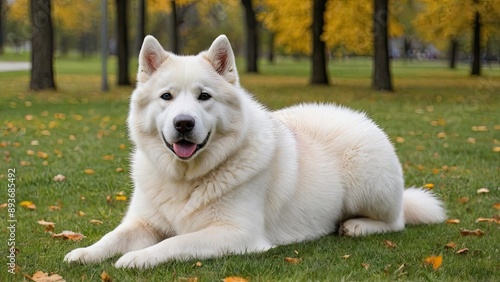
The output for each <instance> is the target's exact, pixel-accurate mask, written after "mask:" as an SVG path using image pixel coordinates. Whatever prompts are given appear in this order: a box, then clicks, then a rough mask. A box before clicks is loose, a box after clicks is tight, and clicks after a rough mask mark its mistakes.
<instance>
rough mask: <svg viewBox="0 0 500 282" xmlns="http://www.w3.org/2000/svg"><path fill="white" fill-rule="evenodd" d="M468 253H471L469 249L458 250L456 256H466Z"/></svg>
mask: <svg viewBox="0 0 500 282" xmlns="http://www.w3.org/2000/svg"><path fill="white" fill-rule="evenodd" d="M468 251H469V249H467V248H462V249H460V250H458V251H457V253H456V254H457V255H461V254H465V253H467V252H468Z"/></svg>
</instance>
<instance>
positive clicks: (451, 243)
mask: <svg viewBox="0 0 500 282" xmlns="http://www.w3.org/2000/svg"><path fill="white" fill-rule="evenodd" d="M444 247H445V248H446V249H455V248H456V247H457V244H455V243H454V242H449V243H448V244H446V245H444Z"/></svg>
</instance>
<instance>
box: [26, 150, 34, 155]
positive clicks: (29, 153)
mask: <svg viewBox="0 0 500 282" xmlns="http://www.w3.org/2000/svg"><path fill="white" fill-rule="evenodd" d="M26 155H28V156H34V155H35V151H33V150H27V151H26Z"/></svg>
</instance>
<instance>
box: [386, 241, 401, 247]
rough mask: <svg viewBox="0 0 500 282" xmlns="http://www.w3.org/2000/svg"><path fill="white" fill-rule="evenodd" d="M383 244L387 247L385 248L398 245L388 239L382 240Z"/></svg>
mask: <svg viewBox="0 0 500 282" xmlns="http://www.w3.org/2000/svg"><path fill="white" fill-rule="evenodd" d="M384 245H385V246H386V247H387V248H396V247H397V246H398V245H397V244H396V243H394V242H391V241H389V240H384Z"/></svg>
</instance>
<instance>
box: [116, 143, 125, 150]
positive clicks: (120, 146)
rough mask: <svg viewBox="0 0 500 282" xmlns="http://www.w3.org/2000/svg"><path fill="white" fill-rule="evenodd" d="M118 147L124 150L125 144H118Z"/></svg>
mask: <svg viewBox="0 0 500 282" xmlns="http://www.w3.org/2000/svg"><path fill="white" fill-rule="evenodd" d="M118 148H120V150H125V149H126V148H127V146H125V144H120V145H119V146H118Z"/></svg>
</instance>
